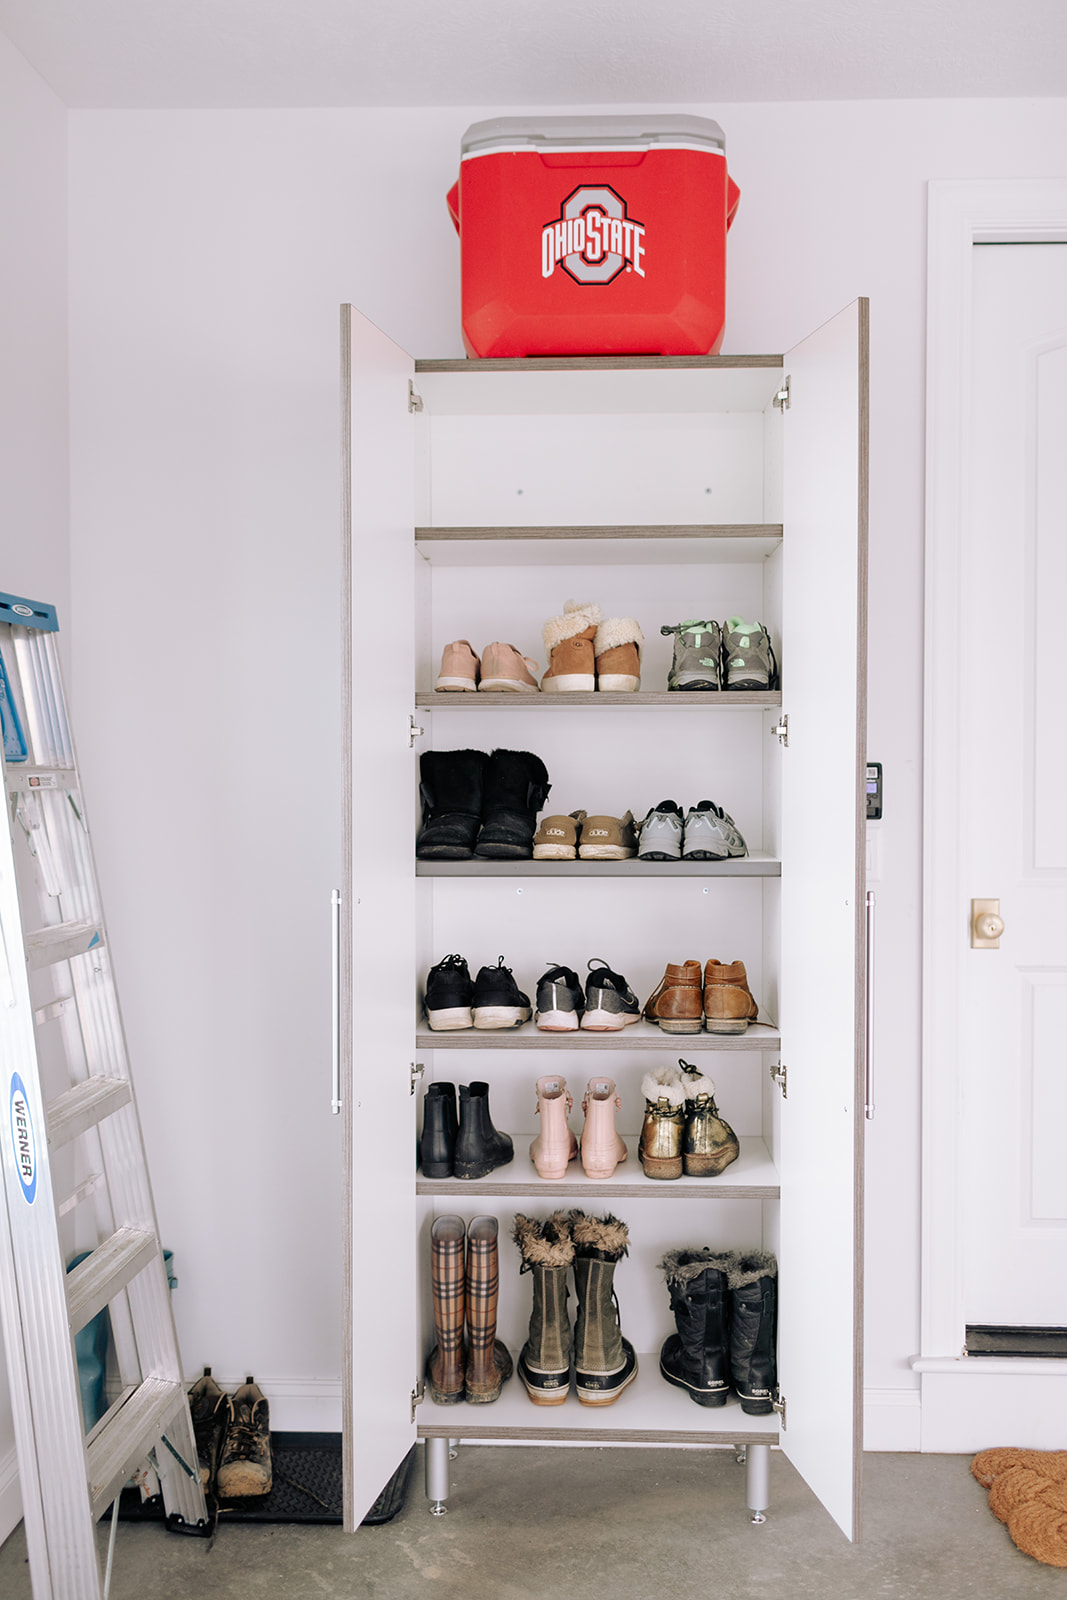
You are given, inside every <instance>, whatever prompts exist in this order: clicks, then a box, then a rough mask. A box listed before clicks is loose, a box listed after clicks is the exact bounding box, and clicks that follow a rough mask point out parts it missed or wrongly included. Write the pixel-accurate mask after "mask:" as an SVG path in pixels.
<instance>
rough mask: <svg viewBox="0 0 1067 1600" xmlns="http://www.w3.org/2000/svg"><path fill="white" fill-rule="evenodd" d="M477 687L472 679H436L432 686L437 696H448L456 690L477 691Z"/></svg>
mask: <svg viewBox="0 0 1067 1600" xmlns="http://www.w3.org/2000/svg"><path fill="white" fill-rule="evenodd" d="M477 687H478V685H477V684H476V683H475V681H474V679H473V678H438V680H437V682H436V683H435V684H434V691H435V693H437V694H449V693H451V692H452V691H453V690H456V689H477Z"/></svg>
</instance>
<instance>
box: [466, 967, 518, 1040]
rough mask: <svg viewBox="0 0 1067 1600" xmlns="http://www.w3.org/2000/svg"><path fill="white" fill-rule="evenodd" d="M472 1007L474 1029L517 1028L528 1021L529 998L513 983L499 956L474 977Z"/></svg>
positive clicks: (509, 971)
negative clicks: (492, 964) (494, 963)
mask: <svg viewBox="0 0 1067 1600" xmlns="http://www.w3.org/2000/svg"><path fill="white" fill-rule="evenodd" d="M472 1010H473V1013H474V1026H475V1027H476V1028H517V1027H518V1026H519V1024H520V1023H523V1022H529V1020H530V997H529V995H528V994H523V992H522V990H521V989H520V988H519V986H518V984H517V983H516V982H515V979H514V978H513V977H512V975H511V968H510V967H506V966H505V965H504V957H503V956H500V957H499V958H498V960H497V964H496V966H495V967H483V968H482V969H481V971H480V972H479V974H478V976H477V977H476V978H475V980H474V999H473V1004H472Z"/></svg>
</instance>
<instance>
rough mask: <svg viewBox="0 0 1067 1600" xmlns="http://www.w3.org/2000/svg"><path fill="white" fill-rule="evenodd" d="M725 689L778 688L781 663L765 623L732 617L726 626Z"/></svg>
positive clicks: (724, 636)
mask: <svg viewBox="0 0 1067 1600" xmlns="http://www.w3.org/2000/svg"><path fill="white" fill-rule="evenodd" d="M722 686H723V688H724V689H776V688H777V687H778V662H777V661H776V660H775V656H774V651H773V649H772V648H771V636H770V634H769V633H768V632H767V630H766V628H765V627H764V626H763V623H762V622H745V620H744V618H742V617H728V618H727V620H726V621H725V622H724V623H723V626H722Z"/></svg>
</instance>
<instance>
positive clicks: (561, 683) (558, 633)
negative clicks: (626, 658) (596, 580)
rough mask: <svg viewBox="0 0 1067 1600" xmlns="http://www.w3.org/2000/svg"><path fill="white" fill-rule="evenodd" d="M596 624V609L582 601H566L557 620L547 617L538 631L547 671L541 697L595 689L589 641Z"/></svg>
mask: <svg viewBox="0 0 1067 1600" xmlns="http://www.w3.org/2000/svg"><path fill="white" fill-rule="evenodd" d="M599 621H600V607H599V606H598V605H597V604H596V603H595V602H593V601H582V600H568V601H567V603H566V605H565V606H564V607H563V615H562V616H561V617H549V619H548V621H547V622H546V623H545V625H544V627H543V628H542V630H541V637H542V638H543V639H544V641H545V651H546V653H547V655H548V658H549V659H548V671H547V672H546V673H545V675H544V677H543V678H542V679H541V692H542V694H551V693H553V692H557V693H563V692H567V691H571V692H579V691H583V690H584V691H586V692H591V691H592V690H593V689H595V688H596V655H595V651H594V646H593V640H594V639H595V638H596V630H597V624H598V623H599Z"/></svg>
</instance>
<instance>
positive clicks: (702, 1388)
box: [659, 1249, 733, 1406]
mask: <svg viewBox="0 0 1067 1600" xmlns="http://www.w3.org/2000/svg"><path fill="white" fill-rule="evenodd" d="M732 1261H733V1256H732V1254H729V1253H727V1254H723V1255H715V1254H713V1252H712V1251H711V1250H708V1249H701V1250H669V1251H668V1252H667V1254H666V1255H665V1256H664V1257H663V1260H662V1261H661V1262H660V1268H661V1269H662V1272H663V1276H664V1277H665V1278H666V1280H667V1292H668V1294H669V1295H670V1297H671V1310H672V1311H673V1312H674V1325H675V1327H676V1328H677V1330H678V1331H677V1333H672V1334H671V1335H670V1337H669V1338H668V1339H667V1341H666V1343H665V1344H664V1346H663V1349H662V1350H661V1351H660V1357H659V1370H660V1372H661V1373H662V1375H663V1376H664V1377H665V1378H666V1380H667V1382H668V1383H673V1384H674V1386H675V1388H677V1389H684V1390H685V1392H686V1394H687V1395H688V1396H689V1398H690V1400H694V1401H695V1402H696V1404H697V1405H698V1406H724V1405H725V1404H726V1401H727V1399H728V1397H729V1393H730V1362H729V1353H728V1332H727V1330H728V1309H729V1295H728V1272H729V1268H730V1265H731V1263H732Z"/></svg>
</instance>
